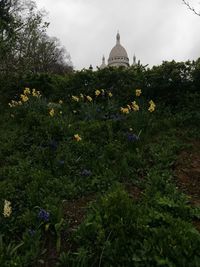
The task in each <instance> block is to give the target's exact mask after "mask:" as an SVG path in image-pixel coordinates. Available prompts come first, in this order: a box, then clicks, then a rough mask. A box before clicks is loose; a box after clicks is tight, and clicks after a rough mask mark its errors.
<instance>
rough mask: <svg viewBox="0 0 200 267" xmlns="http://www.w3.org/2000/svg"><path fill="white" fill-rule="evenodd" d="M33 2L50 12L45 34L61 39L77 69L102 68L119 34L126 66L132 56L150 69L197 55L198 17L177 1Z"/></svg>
mask: <svg viewBox="0 0 200 267" xmlns="http://www.w3.org/2000/svg"><path fill="white" fill-rule="evenodd" d="M36 2H37V4H38V7H39V8H41V7H44V8H45V9H46V10H47V11H48V13H49V20H50V22H51V25H50V28H49V34H50V35H54V36H56V37H58V38H59V39H60V40H61V42H62V44H63V45H64V46H65V47H66V49H67V50H68V51H69V53H70V54H71V57H72V62H73V64H74V66H75V67H76V69H82V68H84V67H85V68H88V67H89V65H90V64H92V65H93V66H94V67H95V66H97V65H100V64H101V58H102V55H103V54H104V55H105V57H106V59H107V58H108V56H109V52H110V50H111V48H112V47H113V46H114V45H115V36H116V33H117V30H119V31H120V34H121V43H122V45H123V46H124V47H125V48H126V50H127V52H128V55H129V58H130V62H132V57H133V54H134V53H135V54H136V56H137V58H138V59H140V60H141V62H142V63H144V64H150V65H153V64H160V63H161V62H162V61H163V60H172V59H175V60H177V61H183V60H187V59H195V58H198V57H200V35H199V28H200V17H198V16H195V15H194V14H193V13H192V12H190V11H189V10H188V9H187V8H186V7H185V6H184V5H183V4H182V1H181V0H168V1H166V0H138V1H136V0H57V1H55V0H36ZM199 6H200V5H199ZM196 7H198V5H197V6H196ZM199 9H200V8H199Z"/></svg>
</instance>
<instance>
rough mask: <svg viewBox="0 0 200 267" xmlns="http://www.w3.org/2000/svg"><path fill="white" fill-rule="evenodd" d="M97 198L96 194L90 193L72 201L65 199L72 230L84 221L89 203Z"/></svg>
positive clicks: (65, 208) (64, 206)
mask: <svg viewBox="0 0 200 267" xmlns="http://www.w3.org/2000/svg"><path fill="white" fill-rule="evenodd" d="M95 199H96V196H95V195H89V196H83V197H81V198H79V199H75V200H72V201H63V208H64V214H65V218H66V220H67V222H68V224H69V229H70V230H71V231H73V230H75V229H76V228H77V227H78V226H79V225H80V224H81V223H82V222H83V220H84V218H85V215H86V210H87V207H88V205H89V204H90V203H91V202H92V201H94V200H95Z"/></svg>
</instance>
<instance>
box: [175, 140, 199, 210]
mask: <svg viewBox="0 0 200 267" xmlns="http://www.w3.org/2000/svg"><path fill="white" fill-rule="evenodd" d="M175 174H176V177H177V183H178V187H179V188H180V189H181V190H182V191H183V192H184V193H185V194H187V195H188V196H189V198H190V202H191V204H193V205H197V206H198V205H200V143H197V142H195V143H194V144H192V145H191V148H190V149H188V150H187V151H182V152H181V154H180V155H179V158H178V161H177V163H176V167H175Z"/></svg>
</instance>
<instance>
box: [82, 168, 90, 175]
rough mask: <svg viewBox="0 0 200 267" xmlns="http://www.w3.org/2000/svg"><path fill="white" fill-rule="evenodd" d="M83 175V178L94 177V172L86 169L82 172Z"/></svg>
mask: <svg viewBox="0 0 200 267" xmlns="http://www.w3.org/2000/svg"><path fill="white" fill-rule="evenodd" d="M81 175H82V176H90V175H92V172H91V171H90V170H86V169H84V170H83V171H82V172H81Z"/></svg>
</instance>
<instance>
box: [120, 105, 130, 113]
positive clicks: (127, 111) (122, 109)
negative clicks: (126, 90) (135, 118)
mask: <svg viewBox="0 0 200 267" xmlns="http://www.w3.org/2000/svg"><path fill="white" fill-rule="evenodd" d="M120 111H121V112H122V113H124V114H129V109H128V108H122V107H121V109H120Z"/></svg>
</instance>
